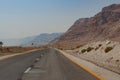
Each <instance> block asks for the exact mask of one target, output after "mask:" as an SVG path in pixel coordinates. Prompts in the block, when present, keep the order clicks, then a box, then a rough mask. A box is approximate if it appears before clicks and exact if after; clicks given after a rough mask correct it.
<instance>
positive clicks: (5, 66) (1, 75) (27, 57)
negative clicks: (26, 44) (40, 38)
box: [0, 51, 43, 80]
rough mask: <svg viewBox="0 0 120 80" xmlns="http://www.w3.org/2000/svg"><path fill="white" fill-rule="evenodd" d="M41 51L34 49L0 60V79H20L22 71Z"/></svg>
mask: <svg viewBox="0 0 120 80" xmlns="http://www.w3.org/2000/svg"><path fill="white" fill-rule="evenodd" d="M42 52H43V51H35V52H31V53H28V54H23V55H19V56H15V57H12V58H8V59H5V60H1V61H0V80H20V78H21V77H22V75H23V72H24V71H25V70H26V69H27V68H28V67H29V66H31V64H33V63H34V61H35V59H36V58H37V57H40V55H41V54H42Z"/></svg>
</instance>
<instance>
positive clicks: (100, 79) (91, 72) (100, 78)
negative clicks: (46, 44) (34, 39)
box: [56, 49, 105, 80]
mask: <svg viewBox="0 0 120 80" xmlns="http://www.w3.org/2000/svg"><path fill="white" fill-rule="evenodd" d="M56 50H57V51H59V52H61V53H62V54H63V55H64V56H65V57H66V58H68V59H69V60H70V61H72V62H73V63H74V64H76V65H78V66H79V67H81V68H83V69H84V70H85V71H87V72H89V73H90V74H92V75H93V76H95V77H96V78H98V79H99V80H105V79H104V78H103V77H101V76H99V75H98V74H96V73H94V72H93V71H91V70H89V69H88V68H86V67H85V66H83V65H81V64H80V63H78V62H76V61H74V60H73V59H71V58H70V57H68V56H67V55H66V54H65V52H64V51H62V50H58V49H56Z"/></svg>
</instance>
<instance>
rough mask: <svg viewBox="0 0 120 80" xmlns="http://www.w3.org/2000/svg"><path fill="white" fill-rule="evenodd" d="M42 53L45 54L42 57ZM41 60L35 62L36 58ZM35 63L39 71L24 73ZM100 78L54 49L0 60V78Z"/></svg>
mask: <svg viewBox="0 0 120 80" xmlns="http://www.w3.org/2000/svg"><path fill="white" fill-rule="evenodd" d="M41 54H42V55H43V54H44V55H43V56H42V57H41ZM38 57H39V58H40V60H39V62H36V63H34V62H35V59H36V58H38ZM32 64H34V67H33V70H34V69H35V67H37V68H38V71H37V72H39V73H37V74H36V75H34V74H32V75H28V74H23V73H24V71H25V70H26V69H27V68H28V67H29V66H31V65H32ZM22 77H23V79H22V80H98V79H97V78H96V77H94V76H93V75H91V74H90V73H88V72H86V71H85V70H83V69H82V68H80V67H78V66H77V65H75V64H74V63H72V62H71V61H70V60H69V59H67V58H66V57H64V56H63V55H62V54H60V52H58V51H56V50H54V49H46V50H44V51H36V52H31V53H28V54H23V55H19V56H15V57H12V58H8V59H5V60H2V61H0V80H21V78H22Z"/></svg>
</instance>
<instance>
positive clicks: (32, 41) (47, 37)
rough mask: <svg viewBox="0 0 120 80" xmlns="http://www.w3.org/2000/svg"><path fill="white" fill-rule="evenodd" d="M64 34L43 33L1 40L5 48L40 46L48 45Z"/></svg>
mask: <svg viewBox="0 0 120 80" xmlns="http://www.w3.org/2000/svg"><path fill="white" fill-rule="evenodd" d="M62 34H63V33H51V34H48V33H43V34H40V35H37V36H31V37H25V38H21V39H0V41H2V42H3V43H4V46H40V45H45V44H48V43H49V42H50V41H52V40H54V39H55V38H57V37H59V36H61V35H62Z"/></svg>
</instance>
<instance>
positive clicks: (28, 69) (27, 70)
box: [24, 67, 32, 73]
mask: <svg viewBox="0 0 120 80" xmlns="http://www.w3.org/2000/svg"><path fill="white" fill-rule="evenodd" d="M31 69H32V68H31V67H29V68H27V69H26V71H25V72H24V73H28V72H29V71H30V70H31Z"/></svg>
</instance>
